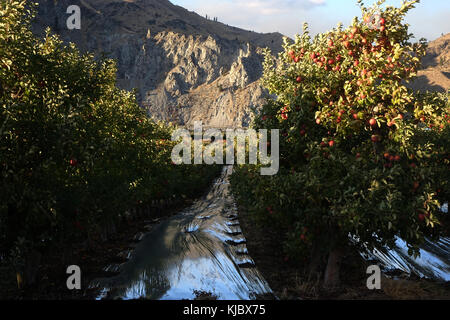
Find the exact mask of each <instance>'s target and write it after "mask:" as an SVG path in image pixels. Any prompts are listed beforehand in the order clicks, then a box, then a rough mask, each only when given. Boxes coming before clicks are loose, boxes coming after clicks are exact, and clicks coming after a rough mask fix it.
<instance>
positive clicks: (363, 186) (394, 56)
mask: <svg viewBox="0 0 450 320" xmlns="http://www.w3.org/2000/svg"><path fill="white" fill-rule="evenodd" d="M383 2H384V1H378V2H377V4H376V5H374V6H373V7H366V6H365V5H364V4H363V3H362V1H358V3H359V5H360V7H361V11H362V17H361V18H354V19H353V21H352V23H351V25H350V26H348V27H347V28H344V27H343V26H342V25H339V26H338V27H336V28H334V29H333V30H331V31H329V32H326V33H323V34H319V35H317V36H315V37H314V38H313V37H311V36H310V34H309V32H308V26H307V24H305V25H304V32H303V34H302V35H298V36H296V38H295V41H294V43H292V42H291V41H289V40H288V39H285V44H284V49H285V50H284V52H281V53H280V54H279V56H278V58H276V59H275V58H273V56H272V55H271V53H270V51H267V53H266V59H265V63H264V77H263V84H264V85H265V87H266V88H268V89H269V91H270V93H272V94H273V95H274V96H275V97H276V98H275V99H270V100H269V101H268V102H267V104H266V105H265V106H264V107H263V108H262V111H261V114H260V115H259V116H258V117H257V119H256V120H255V126H256V127H257V128H265V129H270V128H279V129H280V130H281V138H282V139H281V141H280V158H281V159H280V163H281V170H280V174H279V175H278V176H274V177H260V176H258V175H256V174H255V173H254V171H253V170H252V169H251V168H248V167H247V168H240V169H238V170H237V172H236V174H235V176H234V178H233V182H234V183H233V185H234V190H235V194H236V195H237V197H238V199H239V200H240V201H243V202H244V203H246V204H247V205H248V207H250V208H252V209H250V210H251V211H252V212H254V213H255V215H256V216H257V217H258V219H259V220H261V221H263V223H267V224H270V225H271V226H274V227H278V228H279V230H281V231H282V232H283V235H284V238H285V243H286V248H287V251H288V253H289V254H290V255H291V256H294V257H297V258H300V257H301V258H304V257H307V259H305V260H308V261H310V270H311V272H314V271H316V270H320V271H321V272H323V274H324V284H325V286H335V285H337V284H338V282H339V262H340V261H341V259H342V257H343V255H344V254H345V252H346V251H347V250H348V248H349V246H350V241H349V236H351V238H352V239H353V240H354V241H353V245H355V246H360V247H364V248H368V249H369V250H370V249H373V248H375V247H380V246H392V245H393V244H394V242H395V237H397V236H399V237H401V238H402V239H404V240H405V241H406V242H407V243H408V246H409V249H410V250H409V251H410V254H411V255H413V254H417V253H418V248H419V246H420V245H421V244H422V243H423V241H424V238H425V237H431V238H437V237H439V235H440V234H441V233H442V229H443V228H442V223H441V221H442V217H443V213H442V212H441V211H440V208H441V206H442V204H443V202H444V201H445V200H448V194H445V195H444V194H441V196H439V192H441V193H442V192H444V193H445V191H444V190H448V189H449V188H448V172H449V170H448V166H449V136H448V132H449V124H448V121H447V120H446V119H447V117H448V113H449V101H448V94H444V95H436V94H430V93H427V94H418V93H415V92H413V91H412V90H410V89H408V87H407V84H408V82H409V81H411V80H413V79H414V77H415V76H416V75H417V71H418V69H419V68H420V66H421V63H420V62H421V58H422V57H423V56H424V55H425V52H426V42H425V40H424V39H420V40H419V41H418V42H412V34H410V33H409V32H408V25H407V24H406V23H404V21H403V20H404V17H405V15H406V13H407V12H408V11H409V10H410V9H412V8H413V7H414V5H415V4H416V3H418V2H419V1H415V0H408V1H403V3H402V5H401V7H400V8H395V7H391V6H387V7H382V5H383ZM430 126H431V130H430Z"/></svg>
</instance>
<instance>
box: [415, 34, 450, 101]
mask: <svg viewBox="0 0 450 320" xmlns="http://www.w3.org/2000/svg"><path fill="white" fill-rule="evenodd" d="M422 63H423V69H422V70H420V71H419V72H418V74H417V79H416V80H415V81H414V82H413V83H412V84H411V87H412V88H413V89H416V90H421V91H425V90H431V91H441V92H446V91H448V90H450V33H447V34H446V35H443V36H442V37H440V38H438V39H437V40H434V41H431V42H430V43H429V44H428V50H427V55H426V56H425V58H424V59H423V60H422Z"/></svg>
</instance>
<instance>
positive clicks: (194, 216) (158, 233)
mask: <svg viewBox="0 0 450 320" xmlns="http://www.w3.org/2000/svg"><path fill="white" fill-rule="evenodd" d="M231 172H232V167H231V166H228V167H225V168H224V171H223V172H222V175H221V177H220V178H219V179H217V181H216V182H215V183H214V185H213V186H212V189H211V191H210V192H209V193H208V195H207V196H206V197H205V198H204V199H202V200H199V201H197V202H196V203H194V205H193V206H192V207H190V208H189V209H187V210H185V211H184V212H181V213H180V214H178V215H176V216H174V217H172V218H170V219H168V220H166V221H164V222H162V223H161V224H160V225H158V226H155V227H154V229H153V230H152V231H151V232H150V233H148V234H147V235H146V236H145V237H142V238H141V240H142V241H141V242H140V243H139V244H137V246H136V248H135V250H134V252H133V253H132V254H130V255H128V256H129V257H130V260H129V261H128V262H127V263H125V264H121V265H113V266H108V268H110V269H111V270H113V271H115V272H120V273H119V274H118V275H116V276H114V277H110V278H104V279H97V280H95V281H94V282H93V283H92V284H91V287H92V286H96V287H99V288H101V293H100V295H99V296H98V297H97V299H103V298H105V297H107V298H110V299H124V300H125V299H140V298H145V299H152V300H156V299H161V300H179V299H194V298H195V293H194V290H197V291H203V292H210V293H212V294H214V295H215V296H217V297H218V299H225V300H241V299H243V300H249V299H255V295H264V294H268V293H269V294H270V293H272V290H271V289H270V287H269V285H268V283H267V282H266V281H265V280H264V279H263V277H262V275H261V274H260V273H259V271H258V270H257V269H256V268H255V267H254V262H253V260H252V259H251V257H250V256H248V251H247V248H246V246H245V238H244V237H243V235H242V234H241V229H240V227H239V224H238V221H237V220H234V219H235V218H233V217H235V216H236V215H237V208H236V205H235V203H234V200H233V198H232V197H231V194H230V192H229V181H228V178H229V176H230V174H231Z"/></svg>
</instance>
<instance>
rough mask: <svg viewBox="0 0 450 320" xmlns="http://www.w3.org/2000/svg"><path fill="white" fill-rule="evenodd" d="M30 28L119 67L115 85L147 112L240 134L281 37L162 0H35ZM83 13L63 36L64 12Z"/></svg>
mask: <svg viewBox="0 0 450 320" xmlns="http://www.w3.org/2000/svg"><path fill="white" fill-rule="evenodd" d="M38 3H39V7H38V15H37V17H36V19H35V22H34V25H33V28H34V31H35V33H37V34H40V35H41V34H43V32H44V30H45V28H46V27H50V28H51V29H52V30H53V31H54V32H56V33H58V34H59V35H60V36H61V38H62V39H63V40H64V41H66V42H74V43H75V44H77V46H78V47H79V48H80V49H81V50H83V51H91V52H94V53H96V54H98V55H99V54H106V56H107V57H111V58H115V59H117V61H118V85H119V86H120V87H121V88H124V89H127V90H131V89H133V88H136V89H137V97H138V101H139V103H141V104H142V106H143V107H144V108H146V109H147V110H148V113H149V114H150V115H151V116H153V117H155V118H157V119H162V120H166V121H173V122H177V123H179V124H182V125H186V126H191V125H192V124H193V122H194V121H196V120H202V121H203V123H204V124H205V125H207V126H212V127H245V126H247V125H248V124H249V122H250V120H251V117H252V111H251V109H252V108H257V107H258V106H260V105H261V103H262V102H263V99H264V97H265V96H266V94H267V93H266V92H265V91H264V90H263V88H262V87H261V86H260V84H259V79H260V77H261V75H262V66H261V62H262V48H265V47H269V48H271V49H272V51H273V52H279V51H280V50H281V45H282V38H283V36H282V35H281V34H279V33H272V34H260V33H255V32H251V31H245V30H242V29H238V28H235V27H231V26H228V25H225V24H223V23H221V22H218V21H215V20H209V19H206V18H203V17H201V16H199V15H198V14H196V13H194V12H190V11H188V10H186V9H184V8H182V7H179V6H175V5H173V4H172V3H171V2H169V1H167V0H40V1H38ZM70 5H78V6H79V7H80V9H81V29H80V30H76V29H74V30H69V29H68V28H67V25H66V21H67V19H68V17H69V16H70V14H68V13H67V8H68V7H69V6H70Z"/></svg>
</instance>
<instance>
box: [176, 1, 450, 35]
mask: <svg viewBox="0 0 450 320" xmlns="http://www.w3.org/2000/svg"><path fill="white" fill-rule="evenodd" d="M171 2H172V3H174V4H177V5H180V6H182V7H184V8H186V9H188V10H191V11H195V12H197V13H198V14H200V15H202V16H205V15H206V14H208V16H212V17H218V18H219V21H221V22H224V23H227V24H229V25H233V26H236V27H240V28H243V29H247V30H253V31H257V32H275V31H278V32H281V33H282V34H284V35H287V36H290V37H294V35H295V34H297V33H300V32H301V30H302V25H303V22H305V21H306V22H308V23H309V26H310V31H311V33H313V34H316V33H319V32H324V31H327V30H329V29H331V28H333V27H335V26H336V25H337V24H338V22H342V23H344V25H348V24H350V22H351V20H352V18H353V17H354V16H359V15H360V9H359V7H358V6H357V3H356V0H171ZM363 2H364V3H365V4H366V5H367V6H371V5H372V4H373V3H375V2H376V1H375V0H364V1H363ZM400 4H401V0H388V1H386V4H385V5H395V6H399V5H400ZM407 22H408V23H409V24H410V25H411V27H410V31H411V32H412V33H414V35H415V36H416V38H417V39H419V38H421V37H424V38H427V39H428V40H430V41H431V40H435V39H436V38H438V37H440V36H441V34H442V33H444V34H446V33H448V32H450V0H421V2H420V3H419V4H418V5H417V6H416V8H415V9H413V10H412V11H410V13H409V14H408V16H407Z"/></svg>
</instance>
